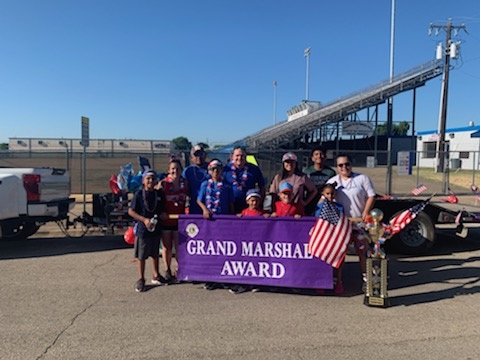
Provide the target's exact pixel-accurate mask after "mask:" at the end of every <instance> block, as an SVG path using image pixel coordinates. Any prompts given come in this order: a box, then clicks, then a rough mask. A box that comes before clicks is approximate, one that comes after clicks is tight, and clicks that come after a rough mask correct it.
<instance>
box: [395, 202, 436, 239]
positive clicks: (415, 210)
mask: <svg viewBox="0 0 480 360" xmlns="http://www.w3.org/2000/svg"><path fill="white" fill-rule="evenodd" d="M429 201H430V199H428V200H426V201H422V202H421V203H418V204H416V205H414V206H412V207H411V208H410V209H407V210H405V211H403V212H401V213H400V214H398V215H397V216H395V217H393V218H392V219H390V226H391V229H392V235H395V234H396V233H398V232H400V231H402V230H403V229H404V228H405V226H407V225H408V224H410V223H411V222H412V220H413V219H415V218H416V217H417V215H418V214H419V213H420V212H421V211H422V210H423V209H425V206H427V204H428V202H429Z"/></svg>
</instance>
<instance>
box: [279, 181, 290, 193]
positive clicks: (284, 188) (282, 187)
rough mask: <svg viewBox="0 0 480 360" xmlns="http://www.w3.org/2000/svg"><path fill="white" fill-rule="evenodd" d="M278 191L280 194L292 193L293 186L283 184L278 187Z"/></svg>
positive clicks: (286, 183)
mask: <svg viewBox="0 0 480 360" xmlns="http://www.w3.org/2000/svg"><path fill="white" fill-rule="evenodd" d="M279 190H280V192H282V193H283V192H292V191H293V186H292V184H290V183H288V182H283V183H281V184H280V187H279Z"/></svg>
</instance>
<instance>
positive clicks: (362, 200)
mask: <svg viewBox="0 0 480 360" xmlns="http://www.w3.org/2000/svg"><path fill="white" fill-rule="evenodd" d="M336 164H337V175H335V176H333V177H331V178H330V179H328V180H327V183H329V184H333V183H337V185H336V188H335V198H336V199H337V201H338V202H339V203H340V204H342V205H343V207H344V210H345V214H346V215H347V216H348V217H351V218H362V219H363V220H365V219H366V218H367V216H368V215H369V213H370V210H372V208H373V204H374V203H375V195H376V193H375V189H374V187H373V183H372V180H371V179H370V178H369V177H368V176H367V175H365V174H360V173H356V172H353V171H352V161H351V159H350V157H349V156H348V155H346V154H340V155H338V156H337V159H336ZM352 239H353V242H354V245H355V249H356V251H357V254H358V258H359V262H360V268H361V270H362V275H363V280H364V282H365V279H366V272H367V270H366V257H365V251H366V247H365V244H364V242H363V239H359V236H358V233H356V232H355V231H354V232H353V233H352Z"/></svg>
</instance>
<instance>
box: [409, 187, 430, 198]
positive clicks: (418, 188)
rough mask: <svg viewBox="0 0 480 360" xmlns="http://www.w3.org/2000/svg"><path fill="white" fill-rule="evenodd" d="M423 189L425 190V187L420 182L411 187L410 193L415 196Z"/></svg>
mask: <svg viewBox="0 0 480 360" xmlns="http://www.w3.org/2000/svg"><path fill="white" fill-rule="evenodd" d="M425 190H427V187H426V186H425V185H423V184H420V185H418V186H417V187H415V188H413V189H412V191H411V193H412V194H413V195H415V196H417V195H419V194H421V193H422V192H424V191H425Z"/></svg>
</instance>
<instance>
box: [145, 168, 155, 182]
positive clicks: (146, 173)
mask: <svg viewBox="0 0 480 360" xmlns="http://www.w3.org/2000/svg"><path fill="white" fill-rule="evenodd" d="M147 176H153V177H154V178H155V179H156V178H157V172H156V171H155V170H147V171H144V172H143V174H142V180H143V179H145V178H146V177H147Z"/></svg>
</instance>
